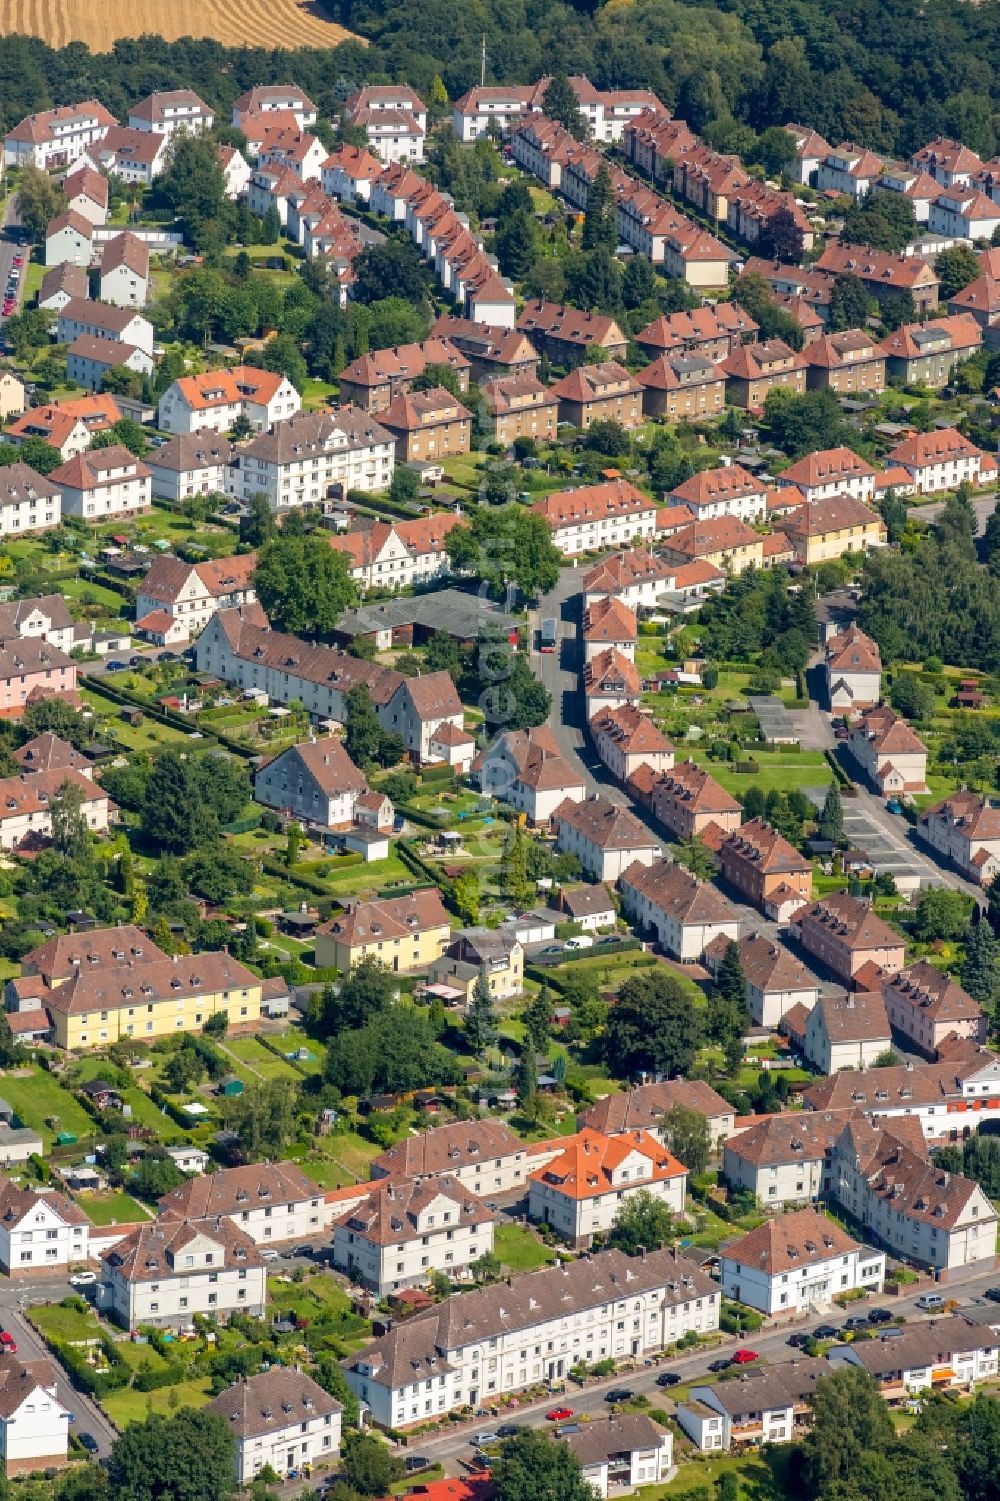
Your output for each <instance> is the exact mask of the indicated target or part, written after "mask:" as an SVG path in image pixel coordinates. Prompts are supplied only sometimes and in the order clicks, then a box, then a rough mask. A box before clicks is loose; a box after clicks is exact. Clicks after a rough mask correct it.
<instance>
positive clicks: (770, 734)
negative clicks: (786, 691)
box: [747, 695, 799, 745]
mask: <svg viewBox="0 0 1000 1501" xmlns="http://www.w3.org/2000/svg"><path fill="white" fill-rule="evenodd" d="M747 703H748V704H749V705H750V708H751V709H752V710H753V712H754V714H756V716H757V723H758V724H759V725H760V733H761V734H762V735H763V737H764V739H765V740H766V741H767V742H768V744H769V745H781V744H786V745H792V744H794V742H795V741H796V740H797V739H798V738H799V736H798V731H797V730H796V728H795V722H794V720H793V719H792V716H791V715H790V714H789V712H788V710H787V709H786V708H785V706H784V704H783V703H782V702H781V699H780V698H772V697H771V696H770V695H768V696H767V697H763V698H760V697H754V698H748V699H747Z"/></svg>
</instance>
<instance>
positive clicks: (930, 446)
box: [886, 427, 982, 469]
mask: <svg viewBox="0 0 1000 1501" xmlns="http://www.w3.org/2000/svg"><path fill="white" fill-rule="evenodd" d="M977 455H978V456H979V457H980V458H981V457H982V451H981V450H980V449H978V448H977V447H976V445H975V444H974V443H971V442H970V441H969V439H968V438H966V437H965V436H964V434H962V433H960V432H959V431H958V429H957V428H955V427H946V428H940V429H938V430H937V431H935V432H932V433H911V434H910V435H909V437H906V438H904V439H903V441H902V442H901V443H897V445H896V447H895V448H894V449H893V450H892V452H891V453H890V454H889V456H888V458H887V460H886V462H887V463H889V464H902V465H903V467H904V468H907V469H909V468H911V467H912V468H914V469H921V468H923V467H924V465H926V464H947V463H954V462H955V461H956V460H959V459H971V458H975V457H976V456H977Z"/></svg>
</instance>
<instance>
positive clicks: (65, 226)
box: [45, 208, 94, 269]
mask: <svg viewBox="0 0 1000 1501" xmlns="http://www.w3.org/2000/svg"><path fill="white" fill-rule="evenodd" d="M93 241H94V226H93V225H92V224H91V222H90V220H89V219H85V218H84V216H83V214H80V213H78V212H77V211H76V209H72V208H68V209H64V210H63V212H62V213H61V214H57V215H56V217H55V218H54V219H50V220H49V222H48V224H47V225H46V227H45V264H46V265H47V266H62V265H65V264H66V263H67V262H68V263H69V265H71V266H81V267H83V268H84V269H86V267H87V266H89V265H90V262H91V260H92V259H93Z"/></svg>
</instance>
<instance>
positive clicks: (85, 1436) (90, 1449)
mask: <svg viewBox="0 0 1000 1501" xmlns="http://www.w3.org/2000/svg"><path fill="white" fill-rule="evenodd" d="M77 1438H78V1439H79V1440H80V1442H81V1444H82V1445H83V1447H84V1448H85V1449H86V1451H87V1453H88V1454H96V1453H97V1440H96V1438H95V1437H94V1435H93V1434H92V1433H78V1434H77Z"/></svg>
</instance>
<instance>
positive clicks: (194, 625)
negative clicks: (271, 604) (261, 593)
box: [135, 434, 257, 644]
mask: <svg viewBox="0 0 1000 1501" xmlns="http://www.w3.org/2000/svg"><path fill="white" fill-rule="evenodd" d="M193 440H194V435H193V434H192V435H190V436H185V437H179V438H175V439H173V440H172V444H169V443H168V444H164V446H163V448H159V449H156V450H155V456H156V458H157V459H159V458H160V457H161V455H162V454H163V452H164V450H165V449H166V448H170V447H171V446H173V445H180V444H185V443H188V444H189V443H191V442H192V441H193ZM208 441H209V442H211V443H215V444H218V443H219V442H223V443H224V442H225V439H218V438H215V437H214V435H208ZM150 467H152V466H150ZM256 566H257V554H256V553H253V552H248V553H241V554H239V555H237V556H234V557H231V558H215V559H213V560H212V561H211V562H208V563H184V562H182V561H181V560H180V559H179V558H169V557H160V558H154V560H153V563H152V566H151V567H150V569H149V571H148V573H146V575H145V576H144V578H143V580H142V583H141V584H140V585H139V587H138V592H137V594H136V601H135V616H136V629H137V630H138V631H141V632H143V633H150V634H157V635H169V636H170V639H171V644H173V643H175V642H178V641H188V640H190V639H191V638H192V637H193V636H196V635H197V634H198V632H199V631H200V630H202V629H203V628H204V627H205V626H206V625H207V624H208V622H209V621H210V620H211V618H212V616H213V615H214V614H215V612H216V610H228V609H232V608H233V607H234V606H237V605H245V604H253V603H254V602H255V601H256V598H257V595H256V592H255V590H254V587H253V572H254V569H255V568H256ZM162 616H166V617H167V618H166V620H163V619H161V618H160V617H162Z"/></svg>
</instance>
